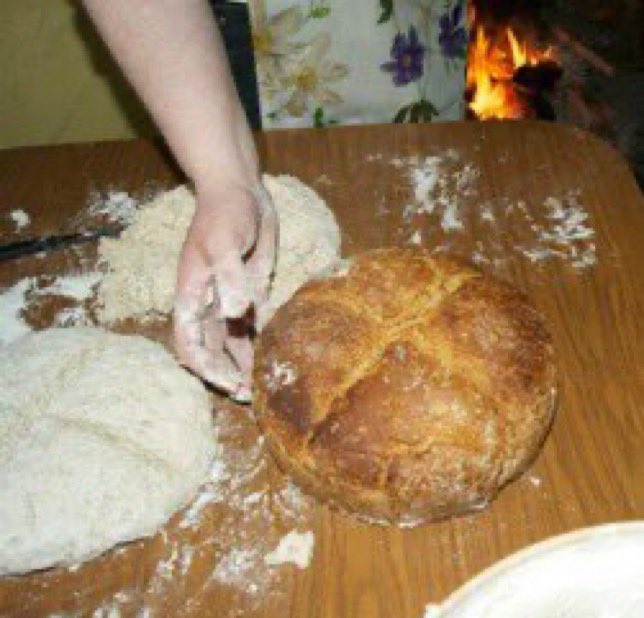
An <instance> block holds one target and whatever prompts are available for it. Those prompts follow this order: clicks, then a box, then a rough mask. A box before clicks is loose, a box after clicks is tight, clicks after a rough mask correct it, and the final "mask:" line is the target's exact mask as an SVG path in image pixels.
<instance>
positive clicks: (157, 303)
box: [98, 175, 340, 324]
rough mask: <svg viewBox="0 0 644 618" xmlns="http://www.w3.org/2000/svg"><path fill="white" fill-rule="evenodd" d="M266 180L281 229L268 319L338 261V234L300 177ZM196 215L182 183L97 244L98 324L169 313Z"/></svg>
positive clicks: (191, 197)
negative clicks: (100, 274)
mask: <svg viewBox="0 0 644 618" xmlns="http://www.w3.org/2000/svg"><path fill="white" fill-rule="evenodd" d="M263 180H264V185H265V187H266V189H267V190H268V191H269V193H270V194H271V197H272V199H273V203H274V204H275V208H276V211H277V216H278V219H279V225H280V232H279V247H278V253H277V262H276V267H275V273H274V279H273V282H272V287H271V293H270V296H269V301H268V308H267V311H266V313H267V315H268V316H270V315H272V313H274V311H275V310H276V309H277V308H278V307H279V306H280V305H282V304H283V303H284V302H286V301H287V300H288V299H289V298H290V297H291V296H292V294H293V293H294V292H295V291H296V290H297V289H298V288H299V287H300V286H301V285H302V284H303V283H305V282H306V281H308V280H309V279H311V278H313V277H315V276H318V275H320V274H322V273H324V272H325V271H327V270H330V269H332V268H333V267H334V266H335V265H336V264H337V262H338V260H339V254H340V230H339V228H338V224H337V223H336V220H335V217H334V216H333V213H332V212H331V211H330V210H329V209H328V208H327V206H326V204H325V202H324V201H323V200H322V199H321V198H320V197H319V196H318V195H317V193H315V191H313V190H312V189H311V188H310V187H308V186H306V185H305V184H303V183H302V182H300V181H299V180H298V179H297V178H293V177H291V176H276V177H274V176H268V175H266V176H264V179H263ZM194 211H195V199H194V195H193V194H192V193H191V192H190V190H189V189H188V188H187V187H185V186H180V187H177V188H176V189H173V190H171V191H166V192H164V193H161V194H159V195H158V196H157V197H156V198H154V199H153V200H152V201H151V202H148V203H147V204H144V205H143V206H141V208H140V209H139V210H138V212H137V213H136V214H135V216H134V218H133V221H132V224H131V225H130V226H129V227H128V228H127V229H126V230H125V231H124V232H123V233H122V234H121V236H120V238H118V239H111V238H105V239H102V240H101V242H100V245H99V256H100V259H101V262H102V263H103V265H104V268H105V269H106V274H105V276H104V278H103V280H102V282H101V284H100V286H99V289H98V301H99V309H98V319H99V321H100V322H101V323H104V324H109V323H112V322H115V321H117V320H122V319H125V318H137V319H146V318H149V317H154V316H155V315H156V316H158V315H163V314H168V313H170V312H171V311H172V304H173V300H174V290H175V282H176V273H177V265H178V261H179V254H180V252H181V247H182V245H183V241H184V239H185V237H186V233H187V230H188V226H189V225H190V221H191V219H192V216H193V214H194Z"/></svg>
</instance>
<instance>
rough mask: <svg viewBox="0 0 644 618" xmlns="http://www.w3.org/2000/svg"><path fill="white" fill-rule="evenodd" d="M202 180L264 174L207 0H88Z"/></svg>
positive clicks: (181, 156) (172, 142) (243, 180)
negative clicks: (259, 168)
mask: <svg viewBox="0 0 644 618" xmlns="http://www.w3.org/2000/svg"><path fill="white" fill-rule="evenodd" d="M83 4H84V5H85V7H86V9H87V11H88V12H89V14H90V16H91V17H92V19H93V21H94V23H95V24H96V26H97V28H98V29H99V31H100V32H101V35H102V36H103V38H104V40H105V41H106V43H107V45H108V46H109V48H110V49H111V51H112V53H113V54H114V56H115V58H116V60H117V62H118V63H119V64H120V65H121V68H122V69H123V71H124V73H125V74H126V75H127V77H128V78H129V80H130V81H131V83H132V84H133V86H134V88H135V89H136V91H137V92H138V94H139V96H140V97H141V99H142V100H143V102H144V103H145V105H146V107H147V108H148V110H149V111H150V113H151V114H152V116H153V117H154V119H155V121H156V123H157V125H158V126H159V128H160V130H161V132H162V133H163V135H164V137H165V138H166V140H167V142H168V144H169V146H170V148H171V150H172V151H173V154H174V155H175V157H176V158H177V160H178V162H179V164H180V165H181V166H182V168H183V169H184V171H185V173H186V174H187V175H188V176H189V177H190V178H191V179H192V180H193V181H195V182H196V183H198V184H199V183H202V182H204V181H205V180H206V179H207V180H208V181H212V182H217V181H218V179H219V178H222V177H225V178H226V181H227V182H230V181H231V180H232V181H233V182H239V183H240V184H247V183H248V182H249V181H250V179H254V178H256V177H257V174H258V170H257V160H256V154H255V150H254V145H253V141H252V137H251V135H250V130H249V128H248V125H247V122H246V118H245V115H244V112H243V109H242V107H241V104H240V102H239V98H238V96H237V92H236V89H235V86H234V83H233V80H232V76H231V75H230V71H229V68H228V62H227V58H226V54H225V50H224V47H223V44H222V41H221V36H220V34H219V30H218V28H217V25H216V22H215V20H214V18H213V15H212V11H211V9H210V7H209V6H208V4H207V2H206V0H83Z"/></svg>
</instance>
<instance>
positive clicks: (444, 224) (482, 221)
mask: <svg viewBox="0 0 644 618" xmlns="http://www.w3.org/2000/svg"><path fill="white" fill-rule="evenodd" d="M365 162H366V163H370V164H373V165H381V166H382V165H389V166H391V167H393V168H395V169H397V170H400V173H401V174H402V177H403V179H404V181H405V182H406V183H407V189H408V195H409V201H408V202H407V203H403V204H400V205H399V206H398V208H399V209H400V212H401V215H402V217H401V223H400V228H399V230H398V233H399V235H400V236H402V238H403V239H404V240H405V242H407V243H408V244H413V245H421V244H425V245H426V246H428V247H430V248H432V250H433V251H436V252H442V251H449V252H456V253H459V250H460V246H461V243H465V246H467V242H465V241H466V239H467V237H468V236H471V235H472V234H475V235H476V236H475V237H476V240H475V241H474V245H475V247H474V249H473V250H472V249H470V250H469V251H470V254H469V255H466V256H465V257H468V258H469V259H471V260H472V261H473V262H474V263H476V264H479V265H486V266H488V267H490V268H492V269H493V270H495V269H497V270H498V269H499V268H501V267H503V266H504V265H506V264H507V263H508V262H509V261H510V260H512V259H515V258H517V257H518V258H523V259H525V260H527V261H528V262H529V263H531V264H537V265H540V264H542V263H544V262H546V261H551V260H556V261H559V262H561V263H564V264H567V265H568V266H570V267H572V268H573V269H574V270H575V271H578V272H580V271H583V270H586V269H588V268H591V267H592V266H594V265H595V264H596V263H597V248H596V243H595V235H596V234H595V230H594V228H593V226H592V221H591V217H590V215H589V213H588V211H587V210H586V208H585V207H584V205H583V203H582V201H581V194H580V192H579V191H576V190H573V189H568V190H565V191H562V193H561V194H559V195H551V196H547V197H545V198H544V199H539V198H537V197H534V198H527V197H526V198H525V199H510V198H508V197H501V198H494V199H486V198H484V197H483V196H482V188H481V186H480V179H481V171H480V170H479V169H478V167H477V166H476V164H475V163H473V162H472V161H468V160H467V157H466V155H464V154H462V153H459V152H458V151H456V150H455V149H448V150H446V151H443V152H432V153H430V154H428V155H426V156H418V155H413V156H400V155H396V156H393V157H390V158H387V157H384V156H383V155H382V154H378V155H368V156H367V157H365ZM542 171H543V170H538V169H536V168H535V170H533V173H535V174H537V173H540V172H542ZM503 174H504V172H503V171H501V170H499V181H498V184H499V185H500V186H501V187H502V186H503V185H504V183H508V185H509V186H514V185H512V183H513V182H514V179H512V178H506V177H504V175H503ZM376 199H378V197H377V196H376ZM391 210H392V208H391V207H386V208H383V207H381V206H378V208H377V209H376V214H377V216H384V215H387V214H389V213H390V212H391ZM517 231H521V238H520V239H517V240H519V242H513V243H508V242H502V241H505V240H506V239H505V238H501V236H505V235H507V234H513V233H516V232H517ZM470 243H471V241H470Z"/></svg>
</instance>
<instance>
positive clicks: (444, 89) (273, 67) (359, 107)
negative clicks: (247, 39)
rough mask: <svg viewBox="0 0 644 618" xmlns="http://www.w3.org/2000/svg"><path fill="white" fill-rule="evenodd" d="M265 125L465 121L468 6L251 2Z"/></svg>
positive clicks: (436, 0)
mask: <svg viewBox="0 0 644 618" xmlns="http://www.w3.org/2000/svg"><path fill="white" fill-rule="evenodd" d="M249 8H250V15H251V24H252V29H253V45H254V51H255V59H256V64H257V74H258V82H259V94H260V105H261V111H262V124H263V126H264V127H265V128H271V127H288V126H327V125H331V124H337V123H340V124H355V123H368V122H392V121H393V122H427V121H430V120H453V119H458V118H461V117H462V116H463V110H464V101H463V94H464V90H465V55H466V50H467V29H466V25H465V0H300V1H293V0H249Z"/></svg>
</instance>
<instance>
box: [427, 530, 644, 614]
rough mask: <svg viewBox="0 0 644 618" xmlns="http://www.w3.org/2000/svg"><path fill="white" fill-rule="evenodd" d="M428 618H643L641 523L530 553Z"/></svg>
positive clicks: (567, 538) (487, 574) (486, 575)
mask: <svg viewBox="0 0 644 618" xmlns="http://www.w3.org/2000/svg"><path fill="white" fill-rule="evenodd" d="M426 615H427V616H437V617H439V618H644V521H634V522H625V523H619V524H608V525H602V526H597V527H593V528H585V529H583V530H579V531H576V532H572V533H570V534H565V535H562V536H557V537H554V538H552V539H549V540H547V541H544V542H542V543H538V544H537V545H533V546H531V547H528V548H526V549H524V550H522V551H520V552H518V553H516V554H513V555H512V556H510V557H509V558H506V559H505V560H502V561H501V562H499V563H497V564H495V565H494V566H492V567H490V568H489V569H487V570H485V571H483V572H482V573H481V574H480V575H478V576H477V577H475V578H474V579H473V580H471V581H470V582H468V583H467V584H465V585H464V586H463V587H461V588H459V589H458V590H457V591H456V592H455V593H454V594H452V595H451V596H450V597H448V598H447V600H446V601H445V602H444V603H443V604H442V605H441V606H440V607H438V608H435V609H434V610H431V609H430V608H428V611H427V613H426Z"/></svg>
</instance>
